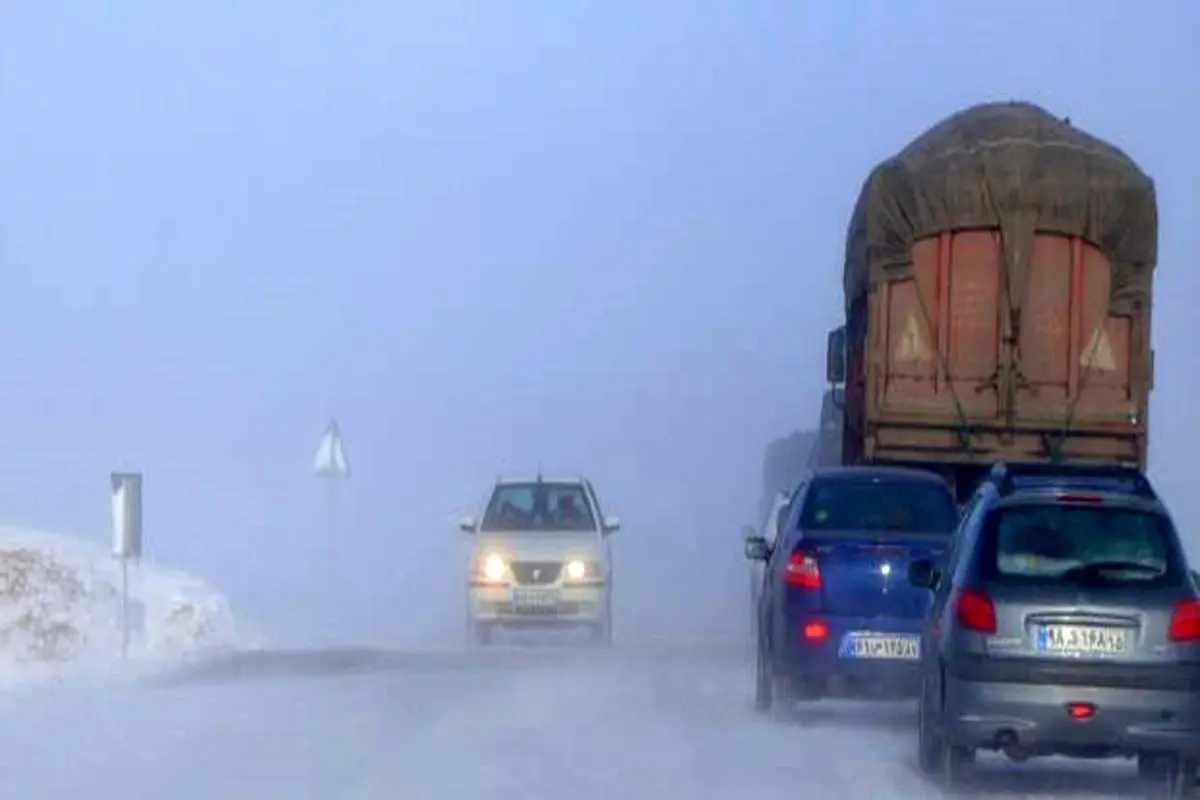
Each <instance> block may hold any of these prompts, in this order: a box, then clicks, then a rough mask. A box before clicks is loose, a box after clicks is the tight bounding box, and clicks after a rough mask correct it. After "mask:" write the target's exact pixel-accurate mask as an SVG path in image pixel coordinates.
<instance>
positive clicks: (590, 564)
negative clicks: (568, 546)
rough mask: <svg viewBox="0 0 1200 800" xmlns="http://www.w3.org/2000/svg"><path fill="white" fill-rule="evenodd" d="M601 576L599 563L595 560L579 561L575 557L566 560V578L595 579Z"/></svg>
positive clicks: (576, 579) (577, 579)
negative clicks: (571, 559)
mask: <svg viewBox="0 0 1200 800" xmlns="http://www.w3.org/2000/svg"><path fill="white" fill-rule="evenodd" d="M601 577H603V574H602V570H601V568H600V564H598V563H596V562H595V561H580V560H579V559H575V560H573V561H568V562H567V580H569V581H582V580H597V579H599V578H601Z"/></svg>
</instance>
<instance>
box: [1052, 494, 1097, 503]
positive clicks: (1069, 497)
mask: <svg viewBox="0 0 1200 800" xmlns="http://www.w3.org/2000/svg"><path fill="white" fill-rule="evenodd" d="M1058 502H1060V503H1062V504H1063V505H1067V506H1094V505H1098V504H1099V503H1101V502H1103V498H1101V497H1100V495H1098V494H1078V493H1071V494H1060V495H1059V496H1058Z"/></svg>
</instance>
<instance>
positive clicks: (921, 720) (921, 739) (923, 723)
mask: <svg viewBox="0 0 1200 800" xmlns="http://www.w3.org/2000/svg"><path fill="white" fill-rule="evenodd" d="M941 755H942V745H941V742H940V741H938V738H937V730H936V728H935V727H934V724H933V720H932V719H931V715H930V709H929V693H928V691H927V688H926V684H925V681H922V682H921V697H920V699H919V700H918V701H917V766H918V767H920V769H921V772H922V773H924V774H925V775H926V776H927V777H930V778H936V777H937V776H938V775H939V771H938V768H939V767H940V766H941V763H940V762H939V759H940V758H941Z"/></svg>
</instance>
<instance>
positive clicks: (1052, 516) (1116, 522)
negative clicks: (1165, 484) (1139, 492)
mask: <svg viewBox="0 0 1200 800" xmlns="http://www.w3.org/2000/svg"><path fill="white" fill-rule="evenodd" d="M1173 542H1174V539H1173V536H1172V530H1171V524H1170V522H1169V521H1168V520H1167V519H1166V518H1165V517H1163V516H1161V515H1159V514H1155V513H1148V512H1145V511H1140V510H1136V509H1126V508H1112V507H1087V506H1077V505H1064V504H1061V503H1052V504H1051V503H1037V504H1032V505H1022V506H1014V507H1008V508H1001V509H999V510H997V511H995V512H993V513H992V514H991V515H990V516H989V518H988V520H987V522H986V523H985V526H984V531H983V543H982V544H983V547H982V556H983V558H982V563H981V569H982V572H983V576H984V578H985V579H986V580H991V581H996V580H999V581H1005V580H1012V581H1033V582H1039V581H1041V582H1047V581H1052V582H1062V581H1070V582H1081V583H1084V582H1086V583H1101V584H1113V583H1117V584H1121V583H1134V584H1138V585H1143V584H1147V583H1150V584H1153V583H1161V582H1166V581H1172V580H1175V579H1176V578H1177V577H1178V571H1179V569H1180V567H1179V566H1178V562H1179V557H1178V555H1177V554H1176V551H1175V547H1174V546H1173Z"/></svg>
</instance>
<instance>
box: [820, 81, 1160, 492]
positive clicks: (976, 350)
mask: <svg viewBox="0 0 1200 800" xmlns="http://www.w3.org/2000/svg"><path fill="white" fill-rule="evenodd" d="M1157 229H1158V211H1157V201H1156V197H1155V188H1154V183H1153V181H1152V180H1151V179H1150V178H1149V177H1148V176H1147V175H1146V174H1145V173H1143V172H1142V170H1141V169H1140V168H1139V167H1138V165H1137V164H1135V163H1134V162H1133V161H1132V160H1131V159H1130V158H1129V157H1128V156H1126V155H1125V154H1124V153H1123V152H1121V151H1120V150H1118V149H1117V148H1116V147H1114V146H1113V145H1111V144H1109V143H1108V142H1105V141H1103V140H1101V139H1099V138H1096V137H1095V136H1092V135H1090V134H1088V133H1086V132H1084V131H1082V130H1080V129H1079V128H1076V127H1074V126H1073V125H1072V124H1071V123H1070V121H1069V120H1063V119H1058V118H1056V117H1054V116H1052V115H1051V114H1050V113H1048V112H1047V111H1046V110H1044V109H1042V108H1040V107H1038V106H1035V105H1032V104H1029V103H1015V102H1014V103H994V104H986V105H979V106H974V107H972V108H968V109H966V110H964V111H961V112H959V113H958V114H955V115H953V116H951V117H949V118H947V119H946V120H944V121H942V122H940V123H939V124H937V125H935V126H934V127H933V128H931V129H929V130H928V131H927V132H925V133H924V134H922V135H921V136H919V137H917V138H916V139H915V140H913V141H912V142H911V143H910V144H909V145H908V146H907V147H905V148H904V149H903V150H901V151H900V152H899V153H898V154H897V155H896V156H894V157H893V158H890V159H888V160H886V161H884V162H883V163H881V164H879V165H878V166H877V167H876V168H875V169H874V170H873V171H872V172H871V173H870V175H869V176H868V178H867V180H866V182H865V183H864V185H863V187H862V191H861V192H860V194H859V197H858V202H857V203H856V205H855V208H854V211H853V214H852V218H851V221H850V225H849V230H848V233H847V241H846V257H845V270H844V273H843V278H844V292H845V317H844V324H843V325H842V326H840V327H838V328H837V329H835V330H834V331H832V332H831V333H830V334H829V340H828V344H827V353H826V378H827V380H828V382H829V383H830V384H831V388H838V389H840V390H841V394H842V395H843V397H844V399H843V401H842V402H843V404H844V407H843V409H842V411H843V413H842V415H841V416H842V421H841V454H840V455H841V461H842V463H849V464H858V463H892V464H904V465H910V466H919V467H923V468H926V469H931V470H934V471H937V472H939V473H941V474H942V475H944V476H945V477H946V478H947V479H948V480H949V481H950V482H951V483H952V484H953V485H954V486H955V487H956V490H957V493H958V494H959V496H960V498H961V497H965V496H966V495H968V494H969V493H970V492H971V491H972V490H973V489H974V487H975V485H976V484H977V482H978V480H979V479H980V478H981V476H982V474H983V472H984V471H985V470H986V469H987V467H988V466H989V465H990V464H991V463H994V462H995V461H997V460H1005V461H1009V462H1018V463H1029V462H1062V463H1080V464H1128V465H1134V466H1138V467H1141V468H1143V469H1144V468H1145V464H1146V453H1147V434H1148V430H1149V396H1150V391H1151V388H1152V386H1153V381H1154V351H1153V350H1152V349H1151V343H1150V312H1151V308H1152V302H1151V301H1152V279H1153V271H1154V267H1155V262H1156V259H1157V239H1158V230H1157Z"/></svg>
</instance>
